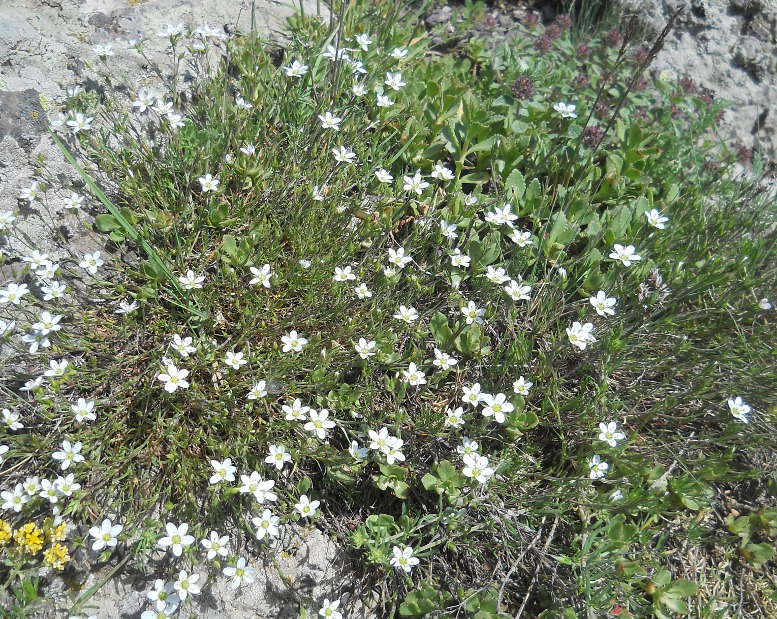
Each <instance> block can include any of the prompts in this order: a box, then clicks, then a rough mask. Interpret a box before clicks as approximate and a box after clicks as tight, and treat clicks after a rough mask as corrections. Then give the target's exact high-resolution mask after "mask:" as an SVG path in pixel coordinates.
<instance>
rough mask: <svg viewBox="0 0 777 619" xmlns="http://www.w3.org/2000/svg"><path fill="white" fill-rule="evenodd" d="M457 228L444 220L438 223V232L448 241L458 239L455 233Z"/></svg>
mask: <svg viewBox="0 0 777 619" xmlns="http://www.w3.org/2000/svg"><path fill="white" fill-rule="evenodd" d="M457 227H458V225H457V224H449V223H448V222H447V221H445V220H444V219H443V220H441V221H440V232H441V233H442V235H443V237H444V238H446V239H448V240H450V241H455V240H456V239H457V238H458V236H459V235H458V234H457V233H456V228H457Z"/></svg>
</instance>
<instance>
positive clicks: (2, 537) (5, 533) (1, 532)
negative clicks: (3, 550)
mask: <svg viewBox="0 0 777 619" xmlns="http://www.w3.org/2000/svg"><path fill="white" fill-rule="evenodd" d="M12 537H13V529H11V525H10V524H9V523H7V522H6V521H5V520H0V547H1V546H5V545H6V544H7V543H8V542H9V541H11V538H12Z"/></svg>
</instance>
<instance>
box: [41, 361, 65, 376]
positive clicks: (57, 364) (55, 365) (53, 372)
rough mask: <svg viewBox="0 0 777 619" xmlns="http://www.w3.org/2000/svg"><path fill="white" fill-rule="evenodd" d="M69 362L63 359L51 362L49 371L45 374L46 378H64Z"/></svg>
mask: <svg viewBox="0 0 777 619" xmlns="http://www.w3.org/2000/svg"><path fill="white" fill-rule="evenodd" d="M67 366H68V362H67V360H66V359H63V360H62V361H56V360H54V359H52V360H51V361H49V369H48V370H46V371H45V372H43V375H44V376H48V377H50V378H56V377H59V376H64V375H65V371H66V370H67Z"/></svg>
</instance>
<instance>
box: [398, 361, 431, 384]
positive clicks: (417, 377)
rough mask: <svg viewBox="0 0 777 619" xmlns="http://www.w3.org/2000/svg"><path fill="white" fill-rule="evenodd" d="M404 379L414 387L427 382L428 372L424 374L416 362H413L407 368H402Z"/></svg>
mask: <svg viewBox="0 0 777 619" xmlns="http://www.w3.org/2000/svg"><path fill="white" fill-rule="evenodd" d="M402 375H403V380H404V381H405V382H406V383H408V384H410V385H411V386H413V387H417V386H418V385H425V384H426V374H424V373H423V372H422V371H421V370H420V369H419V368H417V367H416V365H415V363H411V364H410V365H409V366H408V368H407V369H406V370H402Z"/></svg>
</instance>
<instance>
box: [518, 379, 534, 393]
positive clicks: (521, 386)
mask: <svg viewBox="0 0 777 619" xmlns="http://www.w3.org/2000/svg"><path fill="white" fill-rule="evenodd" d="M533 385H534V383H532V382H530V381H528V380H526V379H525V378H524V377H523V376H521V377H520V378H519V379H518V380H516V381H515V382H514V383H513V391H514V392H515V393H517V394H518V395H522V396H527V395H529V390H530V389H531V388H532V386H533Z"/></svg>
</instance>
